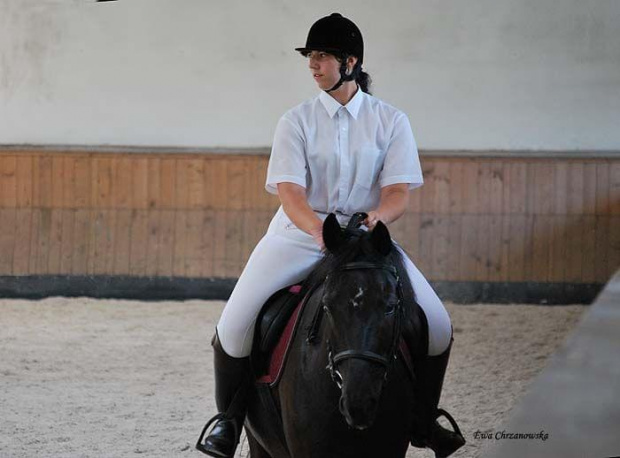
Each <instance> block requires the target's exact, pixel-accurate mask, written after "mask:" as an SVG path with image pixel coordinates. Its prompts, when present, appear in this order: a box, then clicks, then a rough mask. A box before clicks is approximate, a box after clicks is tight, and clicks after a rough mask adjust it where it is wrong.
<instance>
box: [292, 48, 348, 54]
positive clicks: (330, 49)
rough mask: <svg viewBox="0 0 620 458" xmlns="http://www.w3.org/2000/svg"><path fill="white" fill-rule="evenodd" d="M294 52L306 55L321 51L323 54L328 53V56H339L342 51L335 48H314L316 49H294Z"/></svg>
mask: <svg viewBox="0 0 620 458" xmlns="http://www.w3.org/2000/svg"><path fill="white" fill-rule="evenodd" d="M295 51H297V52H298V53H300V54H307V53H309V52H312V51H323V52H328V53H330V54H334V55H336V54H341V53H342V50H340V49H337V48H325V47H316V48H295Z"/></svg>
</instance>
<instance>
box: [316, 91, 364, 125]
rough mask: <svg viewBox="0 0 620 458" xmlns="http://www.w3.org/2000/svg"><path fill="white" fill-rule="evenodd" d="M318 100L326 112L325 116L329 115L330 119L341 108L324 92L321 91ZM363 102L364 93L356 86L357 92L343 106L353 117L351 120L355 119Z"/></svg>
mask: <svg viewBox="0 0 620 458" xmlns="http://www.w3.org/2000/svg"><path fill="white" fill-rule="evenodd" d="M319 100H320V101H321V103H322V104H323V106H324V107H325V109H326V110H327V114H329V117H330V118H333V117H334V115H335V114H336V112H338V110H339V109H340V108H341V107H342V105H340V103H338V101H337V100H336V99H335V98H333V97H332V96H331V95H329V94H328V93H327V92H325V91H321V93H320V94H319ZM363 101H364V91H362V89H361V88H360V87H359V86H358V88H357V92H356V93H355V95H354V96H353V98H352V99H351V100H349V103H347V104H346V105H344V107H345V108H346V110H347V111H348V112H349V114H351V116H353V119H357V115H358V113H359V111H360V107H361V106H362V102H363Z"/></svg>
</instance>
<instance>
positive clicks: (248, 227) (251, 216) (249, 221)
mask: <svg viewBox="0 0 620 458" xmlns="http://www.w3.org/2000/svg"><path fill="white" fill-rule="evenodd" d="M242 214H243V234H242V237H241V240H242V243H241V258H242V259H243V263H244V265H245V263H246V262H247V260H248V258H249V257H250V254H252V251H253V250H254V247H255V246H256V244H257V243H258V239H257V238H256V216H257V215H256V212H255V211H253V210H249V209H248V210H243V213H242ZM398 223H400V226H401V230H400V232H398V233H397V235H396V237H398V238H396V237H395V236H394V234H395V232H394V230H393V225H392V226H390V234H391V235H392V238H396V240H402V239H403V238H404V234H405V228H404V226H405V218H400V220H399V221H398V222H397V223H396V224H398Z"/></svg>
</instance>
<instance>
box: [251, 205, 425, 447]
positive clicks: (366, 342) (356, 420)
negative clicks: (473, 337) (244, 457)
mask: <svg viewBox="0 0 620 458" xmlns="http://www.w3.org/2000/svg"><path fill="white" fill-rule="evenodd" d="M361 218H363V217H362V216H358V219H357V221H358V224H357V226H358V227H359V221H360V219H361ZM351 226H352V225H351V224H350V225H349V228H348V229H347V230H343V229H342V228H341V227H340V226H339V224H338V222H337V220H336V218H335V217H334V215H330V216H329V217H328V218H327V219H326V221H325V223H324V226H323V238H324V241H325V245H326V249H327V252H326V256H325V257H324V259H323V261H321V262H320V264H319V265H318V266H317V268H316V269H315V270H314V271H313V273H312V274H311V275H310V277H309V278H308V279H307V280H306V282H305V283H304V286H303V289H302V291H301V297H304V298H305V299H304V302H303V305H302V311H301V312H300V313H301V318H300V320H299V322H298V324H297V326H296V328H295V330H294V331H293V337H292V339H293V340H292V343H291V346H290V347H289V350H288V352H287V357H286V363H285V367H284V369H283V371H282V373H281V376H280V378H279V381H278V383H277V385H274V386H271V387H267V386H262V387H259V386H256V387H255V390H252V392H251V394H250V400H249V406H248V414H247V417H246V422H245V427H246V432H247V437H248V442H249V445H250V453H251V457H252V458H316V457H320V458H336V457H337V458H349V457H351V458H371V457H372V458H377V457H381V458H402V457H404V456H405V454H406V451H407V448H408V445H409V440H410V437H411V428H412V424H413V421H414V420H413V418H412V417H413V415H412V414H413V409H414V402H415V399H414V395H413V389H412V385H413V383H412V379H411V377H413V372H412V370H411V367H410V365H409V359H412V360H413V361H414V364H415V360H416V358H420V357H424V356H425V355H426V353H427V341H428V338H427V332H428V331H427V327H426V319H425V318H424V315H423V313H422V311H421V309H420V308H419V307H418V306H417V304H416V303H415V301H414V294H413V290H412V288H411V285H410V282H409V278H408V276H407V274H406V271H405V269H404V264H403V261H402V257H401V255H400V253H399V252H398V250H396V249H395V247H394V246H393V244H392V240H391V238H390V234H389V232H388V230H387V228H386V227H385V225H383V224H382V223H381V222H379V223H377V226H376V227H375V229H374V230H373V231H372V232H366V231H363V230H360V229H355V228H352V227H351ZM404 333H408V336H407V339H406V340H407V342H409V345H408V346H407V347H406V348H405V347H404V345H403V344H402V342H403V341H402V336H403V334H404ZM412 342H413V343H414V345H411V343H412ZM403 354H409V355H410V358H408V357H403Z"/></svg>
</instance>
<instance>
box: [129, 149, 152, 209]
mask: <svg viewBox="0 0 620 458" xmlns="http://www.w3.org/2000/svg"><path fill="white" fill-rule="evenodd" d="M148 165H149V164H148V160H147V159H145V158H142V157H135V158H132V160H131V172H132V187H131V208H135V209H139V210H146V209H147V208H148V206H149V198H148V196H149V188H148V170H149V168H148ZM143 217H144V218H145V217H146V216H145V215H142V213H141V216H140V219H141V220H142V219H143Z"/></svg>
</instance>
